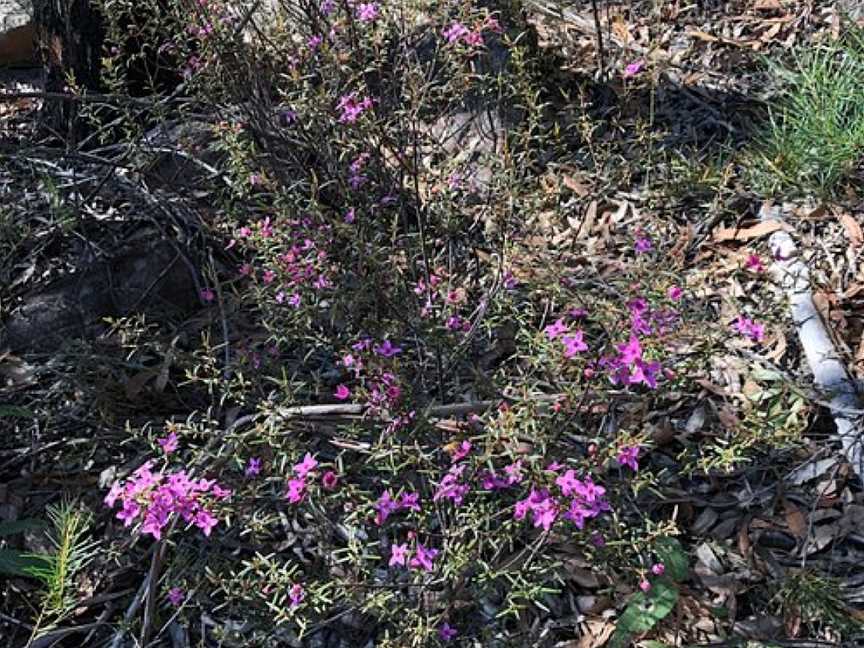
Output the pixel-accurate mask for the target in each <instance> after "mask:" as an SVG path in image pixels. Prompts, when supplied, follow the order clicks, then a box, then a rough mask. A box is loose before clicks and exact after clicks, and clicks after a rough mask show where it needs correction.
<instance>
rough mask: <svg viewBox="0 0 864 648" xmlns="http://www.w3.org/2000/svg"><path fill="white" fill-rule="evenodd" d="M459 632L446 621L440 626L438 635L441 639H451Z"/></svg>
mask: <svg viewBox="0 0 864 648" xmlns="http://www.w3.org/2000/svg"><path fill="white" fill-rule="evenodd" d="M458 634H459V631H458V630H457V629H456V628H454V627H453V626H451V625H450V624H449V623H447V622H446V621H445V622H444V623H443V624H442V625H441V627H440V628H438V636H439V637H441V641H450V640H451V639H453V638H454V637H456V635H458Z"/></svg>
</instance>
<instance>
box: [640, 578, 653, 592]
mask: <svg viewBox="0 0 864 648" xmlns="http://www.w3.org/2000/svg"><path fill="white" fill-rule="evenodd" d="M639 589H641V590H642V591H643V592H648V591H649V590H650V589H651V583H649V582H648V581H647V580H644V579H643V580H642V582H640V583H639Z"/></svg>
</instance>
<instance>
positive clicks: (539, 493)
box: [513, 470, 610, 531]
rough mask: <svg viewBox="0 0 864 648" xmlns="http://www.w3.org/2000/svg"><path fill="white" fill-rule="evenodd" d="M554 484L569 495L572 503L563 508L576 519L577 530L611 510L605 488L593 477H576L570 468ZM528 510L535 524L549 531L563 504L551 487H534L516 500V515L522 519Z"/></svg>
mask: <svg viewBox="0 0 864 648" xmlns="http://www.w3.org/2000/svg"><path fill="white" fill-rule="evenodd" d="M555 484H556V485H557V486H558V488H559V489H560V493H561V497H564V498H570V505H569V507H567V508H566V510H564V515H563V517H564V518H565V519H567V520H570V521H571V522H573V524H574V525H576V528H578V529H582V528H584V527H585V521H586V520H589V519H592V518H596V517H598V516H600V515H601V514H602V513H604V512H606V511H608V510H610V508H609V503H608V501H607V500H606V489H605V488H603V487H602V486H599V485H597V484H595V483H594V482H593V481H592V479H591V478H590V477H586V478H585V479H584V480H581V479H578V478H577V477H576V471H574V470H567V471H566V472H565V473H564V474H563V475H560V476H559V477H557V478H556V479H555ZM529 512H530V513H531V515H532V523H533V525H534V527H542V528H543V530H544V531H549V530H550V529H551V528H552V525H553V524H554V523H555V521H556V520H557V519H558V517H559V515H560V514H561V512H562V505H561V504H560V503H559V499H558V498H556V497H555V496H553V495H552V494H551V493H550V491H549V490H548V489H546V488H539V489H538V488H533V487H532V488H531V492H530V493H529V495H528V497H526V498H525V499H522V500H519V501H518V502H516V506H515V508H514V511H513V517H514V518H515V519H517V520H522V519H524V518H525V517H526V516H527V514H528V513H529Z"/></svg>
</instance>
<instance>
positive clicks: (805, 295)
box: [760, 205, 864, 478]
mask: <svg viewBox="0 0 864 648" xmlns="http://www.w3.org/2000/svg"><path fill="white" fill-rule="evenodd" d="M760 218H761V219H762V220H782V211H781V210H780V208H779V207H770V206H767V205H766V206H763V207H762V210H761V212H760ZM769 244H770V246H771V253H772V256H773V257H774V260H775V263H774V266H773V268H772V269H773V271H774V272H775V273H776V274H777V275H778V279H779V281H780V282H781V285H782V286H783V287H784V289H785V290H786V296H787V297H788V298H789V306H790V310H791V313H792V321H793V323H794V324H795V328H796V329H797V331H798V338H799V339H800V340H801V346H802V347H803V348H804V353H805V355H806V356H807V363H808V364H809V365H810V370H811V371H812V372H813V379H814V383H815V386H816V388H817V389H818V390H820V391H822V392H824V393H825V395H826V400H827V401H828V408H829V410H830V411H831V415H832V416H833V417H834V424H835V425H836V426H837V436H838V437H839V439H840V443H841V444H842V446H843V454H844V455H845V456H846V460H847V461H848V462H849V463H850V464H851V465H852V469H853V470H854V471H855V474H856V475H858V477H859V478H861V477H862V476H864V452H862V441H861V434H862V418H861V415H860V414H857V413H854V412H856V411H857V412H860V411H861V409H862V403H861V399H860V397H859V394H858V390H857V389H856V386H855V381H854V380H853V379H852V377H851V376H850V375H849V372H848V371H847V368H846V364H845V363H844V362H843V360H842V358H841V357H840V354H839V353H837V349H836V348H835V347H834V342H833V341H832V340H831V336H830V335H828V331H827V329H826V328H825V327H826V323H825V322H823V321H822V317H821V315H820V314H819V311H818V310H817V308H816V304H815V303H814V302H813V293H812V292H811V290H810V269H809V268H808V267H807V264H806V263H804V261H803V260H802V259H801V257H800V256H799V255H798V249H797V246H796V245H795V241H793V240H792V237H791V236H789V234H788V233H787V232H785V231H782V230H781V231H778V232H775V233H774V234H772V235H771V238H770V239H769Z"/></svg>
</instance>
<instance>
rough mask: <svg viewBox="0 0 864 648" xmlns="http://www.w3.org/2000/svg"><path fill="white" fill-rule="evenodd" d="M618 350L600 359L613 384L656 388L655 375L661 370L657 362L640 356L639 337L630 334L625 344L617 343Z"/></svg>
mask: <svg viewBox="0 0 864 648" xmlns="http://www.w3.org/2000/svg"><path fill="white" fill-rule="evenodd" d="M615 349H616V351H617V352H618V353H617V355H614V356H604V357H602V358H601V359H600V361H599V364H600V366H601V367H603V368H604V369H606V370H607V371H608V372H609V380H610V381H611V382H612V384H613V385H619V384H624V385H639V384H644V385H645V386H647V387H648V388H649V389H657V377H658V376H659V375H660V373H661V372H662V370H663V367H662V366H661V364H660V363H659V362H656V361H654V362H646V361H645V359H644V358H643V357H642V345H641V344H640V343H639V338H638V337H636V335H633V334H631V335H630V340H629V341H628V342H627V343H626V344H617V345H615Z"/></svg>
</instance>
